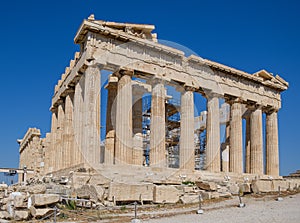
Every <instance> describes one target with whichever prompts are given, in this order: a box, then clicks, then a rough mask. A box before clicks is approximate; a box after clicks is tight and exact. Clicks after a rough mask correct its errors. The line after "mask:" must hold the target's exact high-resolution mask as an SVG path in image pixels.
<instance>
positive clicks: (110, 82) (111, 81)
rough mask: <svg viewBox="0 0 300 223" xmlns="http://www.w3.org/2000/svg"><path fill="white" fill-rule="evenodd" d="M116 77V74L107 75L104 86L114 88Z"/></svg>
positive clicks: (116, 81)
mask: <svg viewBox="0 0 300 223" xmlns="http://www.w3.org/2000/svg"><path fill="white" fill-rule="evenodd" d="M118 81H119V79H118V77H117V76H113V74H111V75H109V77H108V83H107V85H106V86H105V88H106V89H111V88H112V89H116V88H117V87H118Z"/></svg>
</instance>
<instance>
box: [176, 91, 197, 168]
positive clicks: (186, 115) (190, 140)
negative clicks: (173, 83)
mask: <svg viewBox="0 0 300 223" xmlns="http://www.w3.org/2000/svg"><path fill="white" fill-rule="evenodd" d="M179 163H180V168H181V169H188V170H194V169H195V146H194V94H193V91H192V90H191V89H186V91H184V92H182V93H181V117H180V158H179Z"/></svg>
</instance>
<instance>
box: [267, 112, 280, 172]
mask: <svg viewBox="0 0 300 223" xmlns="http://www.w3.org/2000/svg"><path fill="white" fill-rule="evenodd" d="M266 161H267V163H266V174H268V175H272V176H279V150H278V119H277V111H273V112H270V113H267V117H266Z"/></svg>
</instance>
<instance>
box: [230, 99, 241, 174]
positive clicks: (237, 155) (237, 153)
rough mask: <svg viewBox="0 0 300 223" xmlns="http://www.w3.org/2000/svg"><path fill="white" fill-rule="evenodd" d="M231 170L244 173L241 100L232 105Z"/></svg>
mask: <svg viewBox="0 0 300 223" xmlns="http://www.w3.org/2000/svg"><path fill="white" fill-rule="evenodd" d="M230 113H231V117H230V147H229V171H230V172H235V173H243V133H242V109H241V104H240V103H239V102H233V103H232V105H231V112H230Z"/></svg>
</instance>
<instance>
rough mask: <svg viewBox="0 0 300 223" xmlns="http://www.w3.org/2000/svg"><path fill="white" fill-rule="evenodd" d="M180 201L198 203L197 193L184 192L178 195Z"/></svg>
mask: <svg viewBox="0 0 300 223" xmlns="http://www.w3.org/2000/svg"><path fill="white" fill-rule="evenodd" d="M180 201H181V202H182V203H183V204H195V203H199V195H198V194H184V195H183V196H181V197H180Z"/></svg>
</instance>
